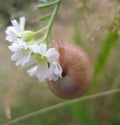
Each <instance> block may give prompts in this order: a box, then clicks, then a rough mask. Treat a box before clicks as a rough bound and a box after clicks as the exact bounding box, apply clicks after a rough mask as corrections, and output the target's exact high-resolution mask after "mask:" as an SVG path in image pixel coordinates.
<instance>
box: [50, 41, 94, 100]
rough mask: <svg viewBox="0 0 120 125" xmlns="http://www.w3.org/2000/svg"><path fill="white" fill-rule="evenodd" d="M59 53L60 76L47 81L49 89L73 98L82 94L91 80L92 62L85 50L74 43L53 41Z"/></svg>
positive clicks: (62, 95)
mask: <svg viewBox="0 0 120 125" xmlns="http://www.w3.org/2000/svg"><path fill="white" fill-rule="evenodd" d="M55 44H56V46H57V49H58V51H59V53H60V57H59V61H60V65H61V67H62V69H63V73H62V78H59V79H58V80H57V81H50V82H48V86H49V88H50V90H51V91H52V92H53V93H54V94H55V95H56V96H58V97H60V98H66V99H73V98H77V97H80V96H81V95H83V94H84V93H85V92H86V91H87V90H88V89H89V88H90V85H91V83H92V80H93V72H94V70H93V63H92V61H91V58H90V57H89V55H88V54H87V52H86V51H85V50H84V49H83V48H81V47H80V46H77V45H75V44H72V43H69V42H62V41H55Z"/></svg>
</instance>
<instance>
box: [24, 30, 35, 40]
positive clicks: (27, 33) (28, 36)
mask: <svg viewBox="0 0 120 125" xmlns="http://www.w3.org/2000/svg"><path fill="white" fill-rule="evenodd" d="M34 35H35V34H34V32H33V31H24V33H23V39H24V40H25V42H29V41H31V40H33V39H34Z"/></svg>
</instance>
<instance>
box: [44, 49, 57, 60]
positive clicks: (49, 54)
mask: <svg viewBox="0 0 120 125" xmlns="http://www.w3.org/2000/svg"><path fill="white" fill-rule="evenodd" d="M46 57H47V58H48V60H49V61H50V62H51V61H54V60H57V59H58V58H59V53H58V52H57V51H56V49H55V48H51V49H49V50H48V51H47V53H46Z"/></svg>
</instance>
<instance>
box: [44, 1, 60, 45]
mask: <svg viewBox="0 0 120 125" xmlns="http://www.w3.org/2000/svg"><path fill="white" fill-rule="evenodd" d="M61 2H62V0H59V2H58V3H57V4H56V6H55V8H54V11H53V13H52V16H51V19H50V21H49V24H48V26H49V27H48V29H47V31H46V33H45V41H46V43H47V44H48V37H49V35H50V32H51V29H52V26H53V23H54V20H55V17H56V15H57V13H58V10H59V7H60V4H61Z"/></svg>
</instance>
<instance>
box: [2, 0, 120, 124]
mask: <svg viewBox="0 0 120 125" xmlns="http://www.w3.org/2000/svg"><path fill="white" fill-rule="evenodd" d="M16 1H18V3H19V0H16ZM0 2H2V4H1V5H3V10H4V11H6V12H7V13H9V15H10V17H14V16H16V15H17V14H18V15H17V16H19V15H24V14H25V15H26V16H27V18H28V19H29V20H28V22H27V28H30V29H36V28H37V27H38V26H37V25H38V24H36V20H37V18H38V17H39V15H40V14H41V13H40V12H33V11H34V10H32V8H34V6H35V5H36V2H35V3H34V2H33V1H32V2H30V3H32V4H30V5H26V6H22V5H24V2H25V1H21V10H20V11H19V10H18V11H19V13H16V12H15V11H14V10H15V8H13V6H12V5H14V4H13V3H12V5H11V4H9V3H8V4H9V5H7V4H5V3H3V1H2V0H0ZM12 2H14V1H12ZM73 5H74V6H73ZM4 6H9V8H7V9H5V8H4ZM24 7H26V12H25V11H24ZM11 8H12V9H11ZM27 8H29V9H28V10H29V11H28V10H27ZM118 8H119V1H118V0H115V1H109V0H103V1H98V0H92V1H90V0H82V1H77V2H75V1H72V0H71V1H69V3H68V2H67V1H64V2H63V4H62V6H61V9H60V12H59V14H58V18H57V20H56V23H55V25H54V29H53V35H54V38H56V39H61V40H63V39H65V40H67V41H69V40H70V41H72V40H73V41H74V42H75V43H76V44H78V45H81V46H83V47H84V48H85V49H86V50H87V51H88V52H89V54H90V55H91V57H92V59H93V62H94V64H95V65H94V66H95V81H94V83H95V85H92V87H91V89H92V93H95V92H99V91H103V90H109V89H113V88H112V87H113V85H114V84H115V85H116V82H115V80H116V79H117V84H118V86H117V87H116V88H119V87H120V86H119V85H120V82H119V81H120V77H118V76H119V75H118V74H119V73H120V42H119V41H118V40H119V38H118V35H117V34H113V33H111V31H110V28H109V26H110V25H111V24H112V23H113V21H114V17H115V14H116V12H117V11H118ZM16 9H17V6H16ZM18 11H17V12H18ZM0 12H1V13H2V14H3V12H2V11H0ZM73 17H74V21H73ZM4 18H7V17H4ZM2 20H3V21H2ZM0 21H1V24H0V29H1V37H0V41H1V46H0V104H1V105H0V124H2V123H3V122H5V121H8V119H7V115H8V114H7V112H6V106H8V107H9V108H10V109H11V116H12V118H16V117H19V116H22V115H24V114H27V113H30V112H32V111H36V110H37V109H40V108H41V109H42V108H45V107H47V106H50V105H53V104H56V103H59V102H63V101H64V100H62V99H59V98H57V97H55V96H54V95H53V94H52V93H51V92H50V90H49V89H48V87H47V85H46V84H40V83H38V81H37V80H36V78H28V76H27V75H26V71H25V70H23V69H22V68H21V67H19V68H18V67H16V66H15V63H14V62H12V61H11V60H10V55H11V53H10V52H9V51H8V49H7V46H8V43H7V42H5V40H4V36H5V34H4V30H5V26H6V25H7V24H8V21H6V23H5V19H3V16H2V17H1V20H0ZM2 24H4V25H2ZM31 24H32V25H31ZM73 30H74V32H73ZM63 31H64V32H65V34H64V33H63ZM73 33H74V34H73ZM3 55H4V56H3ZM90 92H91V91H90ZM119 96H120V94H117V95H113V96H110V97H109V98H106V97H102V98H99V99H95V100H89V101H83V102H79V103H76V104H71V105H68V106H67V107H63V108H60V109H58V110H54V111H50V112H47V113H45V114H43V115H37V116H34V117H32V118H29V119H26V120H24V121H21V122H18V123H15V125H34V124H41V125H56V124H57V125H107V124H108V125H119V124H120V114H119V112H120V104H119ZM5 112H6V114H5ZM102 121H104V122H102Z"/></svg>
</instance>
